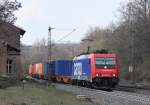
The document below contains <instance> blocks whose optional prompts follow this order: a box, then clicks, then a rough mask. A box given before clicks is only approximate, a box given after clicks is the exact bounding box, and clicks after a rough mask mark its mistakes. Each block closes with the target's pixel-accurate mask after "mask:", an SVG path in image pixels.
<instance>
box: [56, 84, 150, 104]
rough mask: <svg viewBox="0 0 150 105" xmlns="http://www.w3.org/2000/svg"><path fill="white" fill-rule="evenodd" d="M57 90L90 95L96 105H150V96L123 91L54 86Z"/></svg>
mask: <svg viewBox="0 0 150 105" xmlns="http://www.w3.org/2000/svg"><path fill="white" fill-rule="evenodd" d="M54 85H55V87H56V88H57V89H61V90H64V91H68V92H72V93H74V94H76V95H88V96H89V97H90V98H91V100H92V101H93V102H94V103H95V104H96V105H150V95H143V94H137V93H131V92H122V91H116V90H114V91H102V90H95V89H89V88H84V87H78V86H72V85H64V84H54Z"/></svg>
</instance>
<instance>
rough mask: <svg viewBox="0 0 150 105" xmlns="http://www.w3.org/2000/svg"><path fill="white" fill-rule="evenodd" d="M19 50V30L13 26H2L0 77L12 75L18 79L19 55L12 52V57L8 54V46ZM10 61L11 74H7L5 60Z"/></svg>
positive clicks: (19, 71)
mask: <svg viewBox="0 0 150 105" xmlns="http://www.w3.org/2000/svg"><path fill="white" fill-rule="evenodd" d="M7 44H9V45H10V46H11V47H13V48H16V49H18V50H20V30H19V28H16V27H15V26H13V25H9V24H4V25H1V26H0V75H12V76H17V77H20V75H21V73H22V72H21V63H20V55H18V53H20V52H17V51H15V50H14V52H16V55H15V53H13V54H14V55H9V54H8V52H9V51H8V46H7ZM8 59H9V60H12V65H11V66H12V67H11V73H10V74H9V73H8V64H7V62H8V61H7V60H8Z"/></svg>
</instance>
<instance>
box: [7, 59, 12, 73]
mask: <svg viewBox="0 0 150 105" xmlns="http://www.w3.org/2000/svg"><path fill="white" fill-rule="evenodd" d="M11 73H12V60H11V59H7V74H11Z"/></svg>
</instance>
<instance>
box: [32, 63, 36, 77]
mask: <svg viewBox="0 0 150 105" xmlns="http://www.w3.org/2000/svg"><path fill="white" fill-rule="evenodd" d="M35 76H36V64H33V76H32V77H33V78H35Z"/></svg>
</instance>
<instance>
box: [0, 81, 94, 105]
mask: <svg viewBox="0 0 150 105" xmlns="http://www.w3.org/2000/svg"><path fill="white" fill-rule="evenodd" d="M0 105H93V104H92V103H91V102H89V101H80V100H77V99H76V96H75V95H73V94H71V93H68V92H64V91H61V90H56V89H55V87H54V86H49V87H48V88H47V87H46V86H45V85H41V84H37V83H27V84H26V85H25V88H24V89H23V88H22V87H20V86H13V87H9V88H7V89H0Z"/></svg>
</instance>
